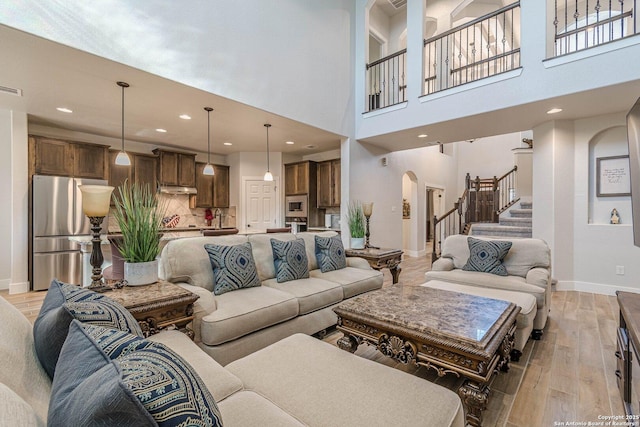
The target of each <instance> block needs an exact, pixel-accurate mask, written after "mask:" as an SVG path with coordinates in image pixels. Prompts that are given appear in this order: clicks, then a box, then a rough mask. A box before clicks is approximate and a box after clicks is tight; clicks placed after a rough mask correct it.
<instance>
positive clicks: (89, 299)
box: [33, 279, 142, 378]
mask: <svg viewBox="0 0 640 427" xmlns="http://www.w3.org/2000/svg"><path fill="white" fill-rule="evenodd" d="M75 318H78V319H79V320H82V321H84V322H97V323H98V324H101V325H103V326H110V327H113V328H117V329H122V330H124V331H127V332H131V333H133V334H136V335H139V336H142V330H140V326H139V325H138V322H137V321H136V320H135V319H134V317H133V315H131V313H129V311H127V309H125V308H124V307H122V305H120V304H119V303H117V302H116V301H114V300H112V299H110V298H107V297H106V296H104V295H103V294H99V293H97V292H93V291H91V290H89V289H85V288H82V287H80V286H76V285H70V284H68V283H63V282H60V281H58V280H55V279H54V280H53V281H52V282H51V285H50V286H49V290H48V291H47V295H46V296H45V299H44V302H43V303H42V308H41V309H40V313H39V314H38V318H37V319H36V321H35V323H34V325H33V340H34V344H35V349H36V354H37V355H38V360H40V364H41V365H42V367H43V368H44V370H45V372H46V373H47V374H48V375H49V377H51V378H53V375H54V373H55V369H56V363H57V362H58V356H59V355H60V349H61V348H62V344H64V340H65V339H66V338H67V331H68V330H69V324H70V323H71V321H72V320H73V319H75Z"/></svg>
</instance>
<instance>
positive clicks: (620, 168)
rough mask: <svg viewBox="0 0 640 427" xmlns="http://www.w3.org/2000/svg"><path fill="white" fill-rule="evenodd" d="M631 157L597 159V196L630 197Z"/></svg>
mask: <svg viewBox="0 0 640 427" xmlns="http://www.w3.org/2000/svg"><path fill="white" fill-rule="evenodd" d="M630 195H631V181H630V178H629V156H611V157H599V158H597V159H596V196H598V197H615V196H630Z"/></svg>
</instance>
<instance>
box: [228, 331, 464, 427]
mask: <svg viewBox="0 0 640 427" xmlns="http://www.w3.org/2000/svg"><path fill="white" fill-rule="evenodd" d="M225 368H226V369H227V370H228V371H230V372H231V373H232V374H234V375H236V376H237V377H238V378H240V379H241V380H242V382H243V384H244V389H245V390H247V391H252V392H255V393H257V394H259V395H261V396H263V397H265V398H267V399H268V400H269V401H271V402H275V403H276V404H277V405H278V406H280V407H281V408H282V409H284V410H285V411H286V412H287V413H289V414H291V415H292V416H294V417H295V418H296V419H297V420H299V421H300V422H301V423H302V424H304V425H306V426H318V427H320V426H322V427H331V426H336V427H344V426H433V427H436V426H437V427H447V426H460V427H462V426H464V411H463V408H462V403H461V401H460V398H459V397H458V396H457V395H456V394H455V393H454V392H452V391H451V390H448V389H446V388H444V387H442V386H439V385H436V384H433V383H431V382H429V381H427V380H424V379H422V378H419V377H416V376H413V375H411V374H408V373H406V372H402V371H399V370H397V369H389V367H388V366H385V365H382V364H379V363H376V362H373V361H371V360H367V359H363V358H361V357H357V356H354V355H353V354H351V353H348V352H346V351H343V350H340V349H338V348H337V347H334V346H332V345H330V344H327V343H325V342H322V341H319V340H317V339H315V338H312V337H309V336H307V335H303V334H296V335H292V336H290V337H288V338H285V339H283V340H281V341H278V342H277V343H275V344H272V345H270V346H269V347H266V348H264V349H262V350H259V351H257V352H255V353H253V354H250V355H248V356H245V357H243V358H242V359H239V360H236V361H235V362H231V363H230V364H228V365H227V366H225ZM356 408H360V410H356ZM362 408H366V410H364V411H363V410H362ZM248 409H249V408H248Z"/></svg>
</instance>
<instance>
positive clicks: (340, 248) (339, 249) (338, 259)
mask: <svg viewBox="0 0 640 427" xmlns="http://www.w3.org/2000/svg"><path fill="white" fill-rule="evenodd" d="M315 240H316V259H317V260H318V267H320V271H321V272H322V273H326V272H327V271H334V270H340V269H342V268H345V267H346V266H347V258H346V256H345V253H344V245H343V244H342V239H341V238H340V235H335V236H332V237H321V236H316V237H315Z"/></svg>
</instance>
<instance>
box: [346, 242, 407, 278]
mask: <svg viewBox="0 0 640 427" xmlns="http://www.w3.org/2000/svg"><path fill="white" fill-rule="evenodd" d="M402 253H403V252H402V251H401V250H400V249H385V248H374V247H368V248H366V249H347V250H346V251H345V254H346V255H347V256H349V257H360V258H364V259H366V260H367V262H368V263H369V265H370V266H371V268H373V269H375V270H378V271H380V270H382V269H383V268H388V269H389V271H390V272H391V277H392V278H393V283H394V284H396V283H398V278H399V277H400V272H401V271H402V268H400V262H401V261H402Z"/></svg>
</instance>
